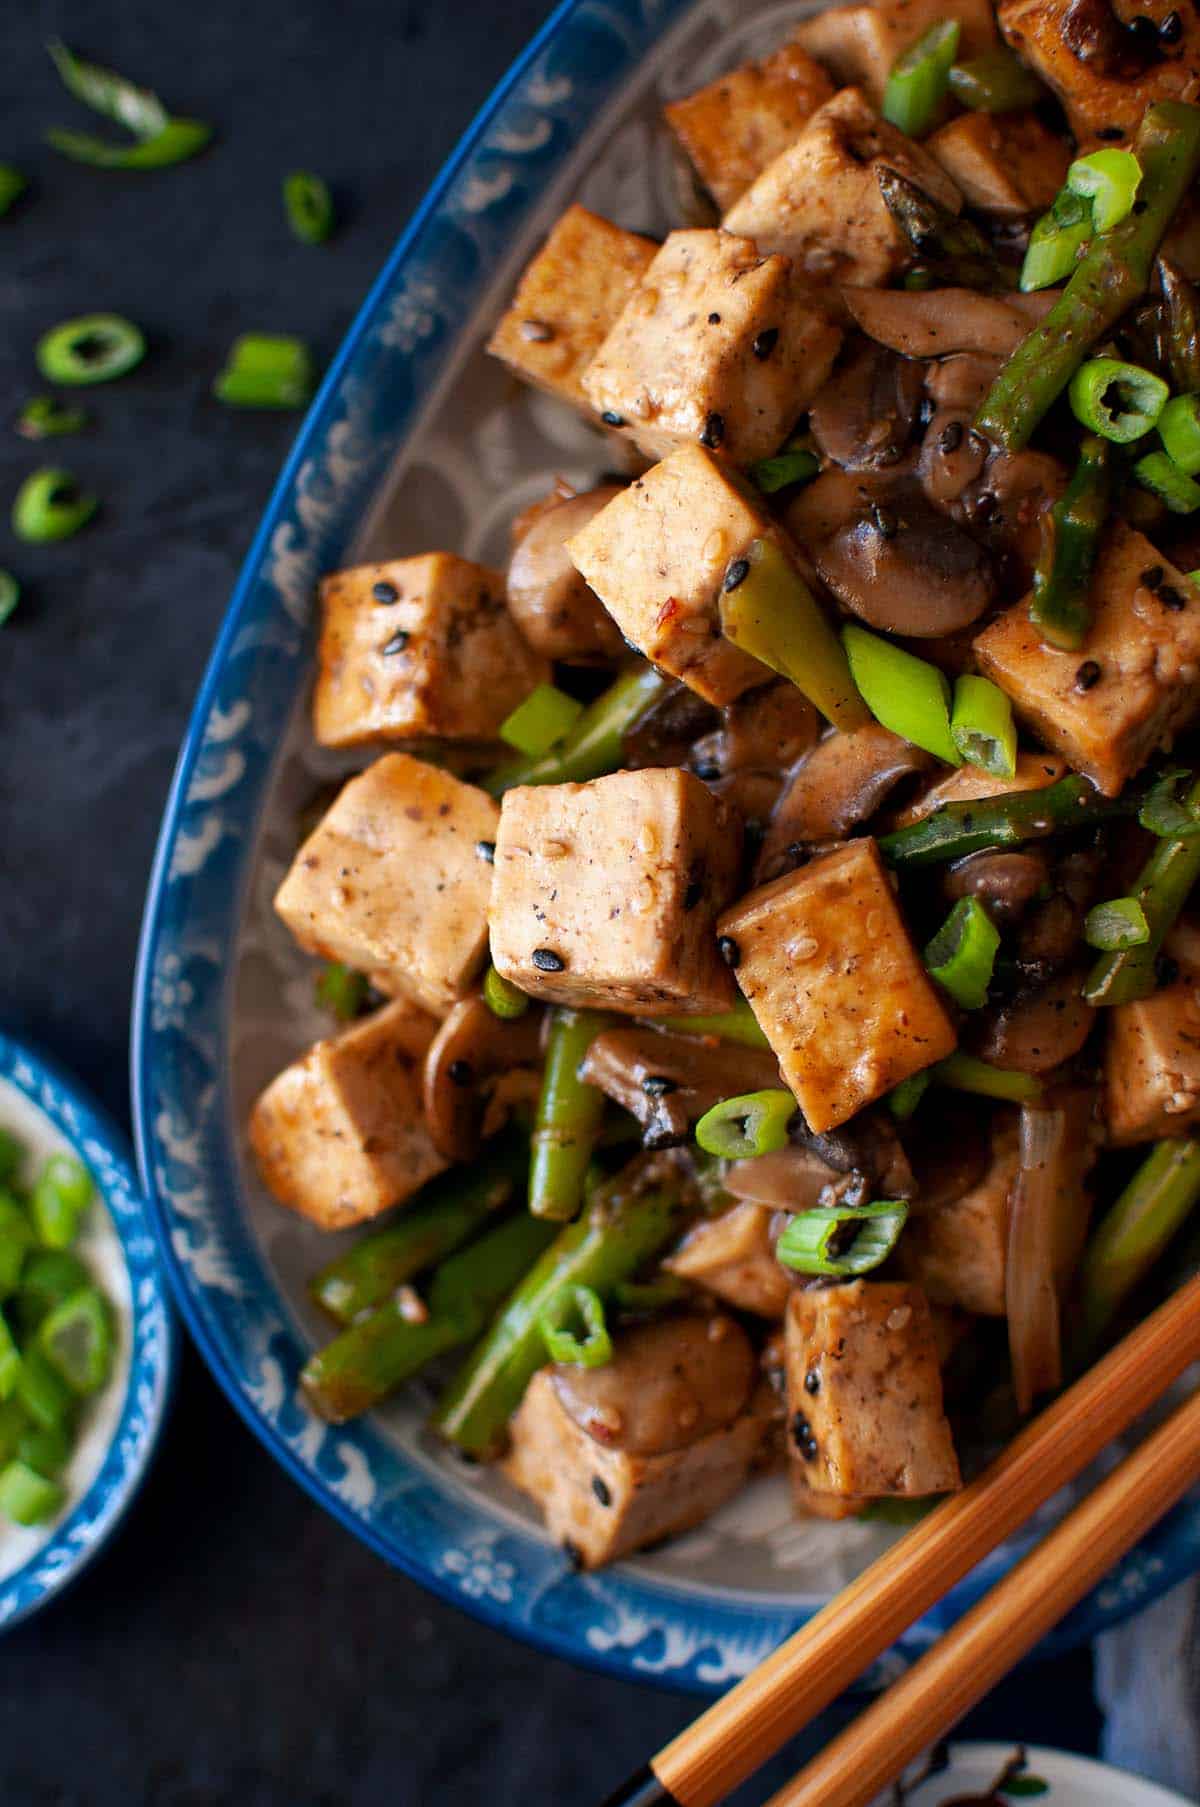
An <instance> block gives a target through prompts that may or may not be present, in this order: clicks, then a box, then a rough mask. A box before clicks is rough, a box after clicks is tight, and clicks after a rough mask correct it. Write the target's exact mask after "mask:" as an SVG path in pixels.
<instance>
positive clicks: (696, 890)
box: [683, 878, 704, 916]
mask: <svg viewBox="0 0 1200 1807" xmlns="http://www.w3.org/2000/svg"><path fill="white" fill-rule="evenodd" d="M703 896H704V880H703V879H701V878H694V879H693V880H692V882H691V884H690V885H689V886H688V888H687V890H686V891H685V892H684V894H683V913H684V915H685V916H686V915H687V914H688V912H689V911H691V910H694V909H695V908H696V905H697V904H698V903H699V902H700V899H701V898H702V897H703Z"/></svg>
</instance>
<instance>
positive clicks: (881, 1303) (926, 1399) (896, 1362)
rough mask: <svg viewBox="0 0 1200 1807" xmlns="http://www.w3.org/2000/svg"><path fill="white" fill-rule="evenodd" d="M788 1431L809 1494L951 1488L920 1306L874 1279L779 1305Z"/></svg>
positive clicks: (953, 1481) (918, 1492) (872, 1494)
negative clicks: (784, 1310) (782, 1318)
mask: <svg viewBox="0 0 1200 1807" xmlns="http://www.w3.org/2000/svg"><path fill="white" fill-rule="evenodd" d="M785 1338H786V1350H787V1392H788V1411H789V1423H788V1429H789V1432H790V1435H791V1440H792V1442H793V1443H794V1444H795V1446H796V1450H797V1452H798V1454H799V1456H800V1459H801V1462H802V1463H803V1465H804V1469H805V1474H806V1477H807V1480H808V1484H809V1486H810V1487H811V1488H812V1489H813V1491H814V1492H815V1493H834V1494H842V1495H849V1496H857V1497H859V1498H867V1499H878V1498H879V1497H881V1496H883V1495H902V1496H903V1495H911V1496H918V1497H919V1496H922V1495H924V1494H929V1493H952V1492H954V1491H955V1490H956V1489H957V1488H958V1487H959V1486H960V1485H961V1482H960V1479H959V1473H958V1458H957V1456H956V1455H955V1452H954V1440H953V1438H952V1436H951V1434H950V1426H949V1424H948V1423H947V1422H946V1414H945V1411H944V1409H943V1405H942V1377H941V1372H940V1369H939V1367H938V1354H937V1342H936V1338H935V1336H934V1330H933V1321H932V1318H931V1315H930V1311H929V1304H928V1301H927V1300H926V1298H925V1295H924V1293H923V1292H922V1291H921V1289H920V1287H919V1286H905V1285H899V1284H895V1283H890V1282H883V1281H878V1280H854V1281H851V1282H850V1283H848V1284H841V1285H836V1286H825V1287H811V1288H808V1287H806V1288H804V1289H802V1290H800V1291H798V1292H794V1293H793V1294H792V1296H791V1299H790V1300H789V1302H788V1310H787V1318H786V1320H785Z"/></svg>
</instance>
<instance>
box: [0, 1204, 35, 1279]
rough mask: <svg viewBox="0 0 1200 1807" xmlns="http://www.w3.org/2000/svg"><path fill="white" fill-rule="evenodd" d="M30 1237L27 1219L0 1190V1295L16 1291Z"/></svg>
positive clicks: (30, 1247) (31, 1236)
mask: <svg viewBox="0 0 1200 1807" xmlns="http://www.w3.org/2000/svg"><path fill="white" fill-rule="evenodd" d="M34 1240H35V1238H34V1234H33V1229H32V1227H31V1225H30V1222H29V1219H28V1218H27V1217H26V1215H25V1213H24V1211H22V1209H21V1207H20V1205H19V1204H18V1203H17V1201H16V1199H15V1198H13V1196H12V1194H11V1193H7V1192H0V1299H7V1297H8V1295H9V1294H10V1293H11V1292H15V1291H16V1289H17V1287H18V1285H19V1284H20V1280H21V1269H22V1268H23V1267H24V1265H25V1258H26V1256H27V1255H28V1254H29V1251H30V1249H32V1247H33V1245H34Z"/></svg>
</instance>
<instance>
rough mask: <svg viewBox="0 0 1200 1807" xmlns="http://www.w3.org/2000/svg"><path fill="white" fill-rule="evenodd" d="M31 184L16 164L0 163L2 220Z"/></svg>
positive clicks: (0, 207)
mask: <svg viewBox="0 0 1200 1807" xmlns="http://www.w3.org/2000/svg"><path fill="white" fill-rule="evenodd" d="M28 187H29V183H28V181H27V180H26V178H25V177H24V176H23V175H22V173H21V171H20V170H19V169H18V168H17V166H16V164H15V163H0V219H3V217H4V215H5V214H6V213H7V212H8V210H9V208H10V207H12V206H13V205H14V203H15V202H17V201H19V200H20V198H21V196H22V195H23V194H24V193H25V190H26V189H27V188H28Z"/></svg>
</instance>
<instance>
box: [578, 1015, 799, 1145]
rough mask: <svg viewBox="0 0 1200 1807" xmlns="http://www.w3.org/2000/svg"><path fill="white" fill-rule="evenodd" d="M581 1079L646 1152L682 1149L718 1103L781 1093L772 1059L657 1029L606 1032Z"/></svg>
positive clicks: (589, 1055)
mask: <svg viewBox="0 0 1200 1807" xmlns="http://www.w3.org/2000/svg"><path fill="white" fill-rule="evenodd" d="M580 1071H581V1073H582V1076H583V1078H584V1079H586V1080H587V1082H588V1084H589V1085H594V1086H598V1087H599V1089H600V1091H602V1092H604V1093H606V1094H607V1096H608V1097H609V1098H612V1099H614V1100H615V1102H616V1103H617V1104H619V1105H621V1106H623V1108H624V1109H625V1110H627V1111H629V1112H630V1113H631V1114H632V1115H633V1116H634V1117H636V1118H637V1120H638V1122H639V1123H640V1124H641V1126H642V1132H643V1134H642V1140H643V1144H644V1146H645V1147H647V1148H671V1147H674V1146H677V1145H679V1144H680V1143H683V1142H686V1141H687V1140H688V1138H689V1137H690V1135H691V1130H692V1125H693V1124H694V1123H695V1122H696V1121H697V1119H698V1118H700V1117H702V1116H703V1115H704V1113H705V1111H707V1110H711V1109H712V1107H713V1105H714V1104H717V1103H719V1102H720V1100H721V1099H722V1098H731V1097H736V1096H737V1095H738V1094H739V1093H742V1092H762V1091H767V1090H769V1089H774V1088H776V1087H780V1086H782V1084H783V1081H782V1080H781V1078H780V1076H779V1063H778V1061H777V1060H776V1059H775V1056H774V1055H773V1054H769V1053H767V1052H766V1051H765V1050H759V1049H757V1048H741V1047H735V1046H732V1045H731V1044H729V1043H720V1044H713V1043H712V1042H707V1041H703V1040H701V1039H700V1038H699V1037H698V1036H691V1035H672V1034H667V1033H665V1032H664V1031H662V1030H658V1029H644V1028H638V1027H630V1028H628V1029H606V1030H605V1031H604V1033H603V1034H602V1035H598V1036H597V1037H596V1038H595V1040H594V1041H593V1042H592V1045H591V1047H590V1048H589V1049H588V1051H587V1055H586V1057H585V1059H584V1062H583V1066H582V1067H581V1069H580Z"/></svg>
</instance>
